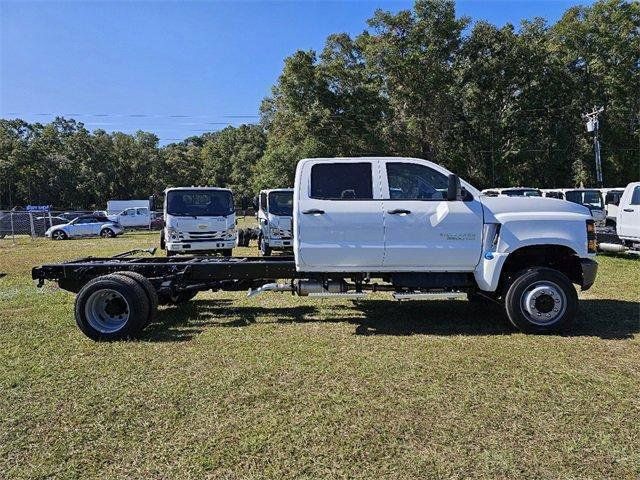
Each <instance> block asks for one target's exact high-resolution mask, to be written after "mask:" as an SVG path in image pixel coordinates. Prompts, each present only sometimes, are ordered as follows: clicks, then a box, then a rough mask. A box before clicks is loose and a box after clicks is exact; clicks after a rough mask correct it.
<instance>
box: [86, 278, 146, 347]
mask: <svg viewBox="0 0 640 480" xmlns="http://www.w3.org/2000/svg"><path fill="white" fill-rule="evenodd" d="M75 317H76V323H77V324H78V327H79V328H80V330H82V333H84V334H85V335H86V336H87V337H89V338H91V339H93V340H121V339H124V338H133V337H136V336H137V335H138V334H139V333H140V332H141V331H142V329H143V328H144V327H145V325H146V322H147V319H148V317H149V300H148V298H147V294H146V293H145V291H144V289H143V288H142V286H140V284H139V283H138V282H137V281H136V280H134V279H133V278H129V277H126V276H122V275H103V276H100V277H97V278H94V279H93V280H91V281H89V282H88V283H87V284H86V285H85V286H84V287H82V288H81V289H80V292H78V296H77V297H76V302H75Z"/></svg>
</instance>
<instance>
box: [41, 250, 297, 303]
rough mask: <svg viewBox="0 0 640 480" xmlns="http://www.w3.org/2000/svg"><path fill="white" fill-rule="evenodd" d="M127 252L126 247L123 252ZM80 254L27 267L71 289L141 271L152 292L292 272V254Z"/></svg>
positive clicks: (253, 281)
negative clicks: (64, 259) (153, 288)
mask: <svg viewBox="0 0 640 480" xmlns="http://www.w3.org/2000/svg"><path fill="white" fill-rule="evenodd" d="M127 253H128V252H127ZM125 255H126V254H121V255H117V256H114V257H108V258H102V257H85V258H79V259H76V260H71V261H67V262H64V263H56V264H44V265H41V266H39V267H35V268H33V269H32V271H31V277H32V278H33V279H34V280H36V281H37V282H38V286H39V287H41V286H42V285H43V284H44V282H45V281H46V280H52V281H56V282H58V285H59V286H60V288H62V289H64V290H68V291H70V292H74V293H77V292H78V291H80V289H81V288H82V287H83V286H84V285H85V284H86V283H87V282H89V281H90V280H92V279H94V278H96V277H100V276H103V275H109V274H112V273H116V272H135V273H138V274H140V275H142V276H144V277H146V278H147V279H148V280H149V281H150V282H151V283H152V284H153V286H154V287H155V288H156V290H157V291H158V293H171V294H175V293H179V292H181V291H204V290H232V291H238V290H246V289H249V288H255V287H259V286H261V285H263V284H265V283H268V282H270V281H274V280H275V279H280V278H286V279H294V278H298V277H299V274H298V272H296V267H295V261H294V258H293V257H292V256H280V257H267V258H262V257H192V256H176V257H132V256H125Z"/></svg>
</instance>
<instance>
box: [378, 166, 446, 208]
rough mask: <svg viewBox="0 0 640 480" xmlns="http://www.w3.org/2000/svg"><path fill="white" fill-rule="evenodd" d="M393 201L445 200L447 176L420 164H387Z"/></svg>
mask: <svg viewBox="0 0 640 480" xmlns="http://www.w3.org/2000/svg"><path fill="white" fill-rule="evenodd" d="M387 179H388V180H389V198H390V199H391V200H445V199H446V198H447V187H448V179H447V177H446V175H444V174H442V173H440V172H438V171H436V170H434V169H432V168H430V167H427V166H426V165H420V164H418V163H402V162H398V163H396V162H389V163H387Z"/></svg>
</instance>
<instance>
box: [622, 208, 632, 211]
mask: <svg viewBox="0 0 640 480" xmlns="http://www.w3.org/2000/svg"><path fill="white" fill-rule="evenodd" d="M622 211H623V212H633V211H634V210H633V208H623V209H622Z"/></svg>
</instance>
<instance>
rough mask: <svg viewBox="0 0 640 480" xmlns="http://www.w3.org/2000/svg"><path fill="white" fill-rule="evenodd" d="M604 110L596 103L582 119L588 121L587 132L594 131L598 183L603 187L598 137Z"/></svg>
mask: <svg viewBox="0 0 640 480" xmlns="http://www.w3.org/2000/svg"><path fill="white" fill-rule="evenodd" d="M602 112H604V107H600V108H598V107H596V106H595V105H594V107H593V111H591V112H589V113H584V114H582V119H583V120H585V121H586V122H587V132H589V133H593V151H594V152H595V155H596V183H597V184H598V187H600V188H602V186H603V181H602V162H601V161H600V140H599V139H598V131H599V127H600V125H599V122H598V115H600V114H601V113H602Z"/></svg>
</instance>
